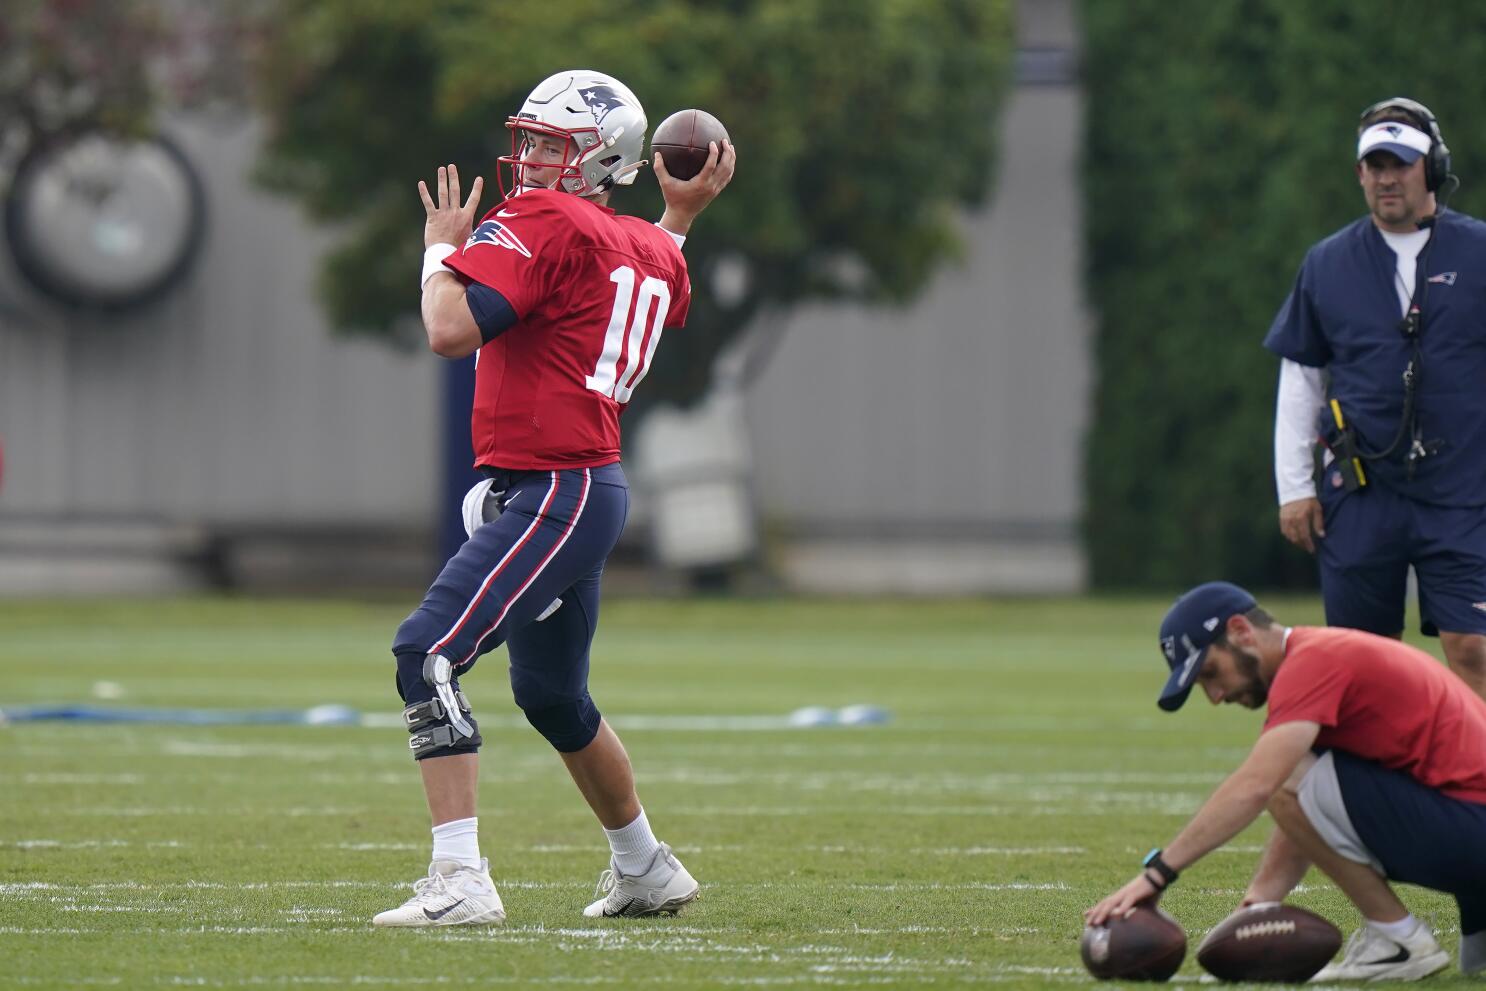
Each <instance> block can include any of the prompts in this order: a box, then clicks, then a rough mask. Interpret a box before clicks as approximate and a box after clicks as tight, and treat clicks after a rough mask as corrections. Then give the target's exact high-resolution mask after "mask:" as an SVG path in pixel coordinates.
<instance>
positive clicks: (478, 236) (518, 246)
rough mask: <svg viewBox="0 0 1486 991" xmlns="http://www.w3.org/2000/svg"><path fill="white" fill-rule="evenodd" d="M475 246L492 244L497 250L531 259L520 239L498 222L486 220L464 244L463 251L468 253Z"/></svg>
mask: <svg viewBox="0 0 1486 991" xmlns="http://www.w3.org/2000/svg"><path fill="white" fill-rule="evenodd" d="M477 244H493V245H495V246H496V247H498V248H510V249H511V250H512V251H514V252H516V253H517V254H519V255H521V256H522V257H524V258H530V257H531V252H530V251H529V250H528V249H527V247H526V245H524V244H522V243H521V238H519V237H517V236H516V235H515V234H512V233H511V229H510V228H509V227H507V226H506V225H505V224H503V223H501V222H500V221H498V220H487V221H485V222H484V223H482V224H480V226H479V227H476V228H475V232H474V233H473V234H471V235H470V239H469V240H468V241H466V242H464V250H466V251H468V250H469V249H470V248H473V247H474V246H475V245H477Z"/></svg>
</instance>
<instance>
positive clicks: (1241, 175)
mask: <svg viewBox="0 0 1486 991" xmlns="http://www.w3.org/2000/svg"><path fill="white" fill-rule="evenodd" d="M1082 13H1083V22H1084V26H1085V31H1086V39H1087V45H1086V60H1085V79H1086V85H1087V92H1088V95H1089V103H1088V107H1087V118H1086V120H1087V136H1086V155H1085V163H1086V165H1085V183H1084V194H1085V202H1086V209H1087V218H1088V220H1087V223H1088V241H1087V244H1088V272H1089V276H1088V285H1089V293H1090V299H1091V302H1092V303H1093V306H1094V310H1095V313H1096V315H1097V319H1098V334H1097V340H1096V351H1097V354H1096V364H1097V380H1098V386H1097V391H1096V396H1095V402H1094V411H1093V423H1092V428H1091V430H1090V433H1089V440H1088V449H1087V453H1086V458H1085V465H1086V474H1087V479H1088V482H1087V488H1086V499H1085V504H1086V506H1087V509H1086V515H1085V535H1086V543H1087V547H1088V549H1089V553H1090V558H1091V562H1092V566H1093V577H1094V581H1095V583H1096V584H1097V585H1100V586H1104V587H1110V586H1146V587H1160V588H1163V589H1172V588H1176V587H1179V586H1182V585H1185V584H1189V583H1191V582H1194V581H1198V580H1205V579H1210V578H1215V577H1220V576H1221V577H1226V578H1230V579H1232V580H1234V581H1238V582H1245V583H1250V584H1253V585H1256V586H1260V587H1273V586H1278V585H1310V584H1313V583H1314V581H1315V565H1314V563H1313V562H1312V561H1311V560H1310V559H1309V558H1308V557H1307V555H1306V554H1305V553H1303V552H1302V551H1299V550H1296V549H1295V548H1293V547H1291V546H1289V545H1288V544H1286V543H1285V541H1284V539H1283V538H1282V537H1281V536H1280V534H1279V530H1278V524H1277V507H1276V504H1275V495H1274V480H1273V453H1272V440H1273V424H1274V420H1273V416H1274V397H1275V382H1276V380H1277V377H1278V371H1279V362H1278V360H1277V359H1276V358H1275V357H1274V356H1273V355H1271V354H1269V353H1268V352H1267V351H1265V350H1264V349H1263V347H1262V341H1263V338H1264V334H1265V332H1266V331H1267V330H1268V329H1269V325H1270V321H1271V320H1272V319H1273V317H1274V314H1275V312H1276V311H1277V310H1278V309H1279V307H1280V304H1281V303H1282V302H1283V301H1284V299H1285V295H1286V293H1288V292H1289V289H1290V286H1291V284H1292V283H1293V281H1294V279H1295V273H1296V271H1297V270H1298V268H1299V266H1300V261H1301V258H1302V257H1303V256H1304V254H1305V251H1306V249H1307V248H1308V247H1310V245H1311V244H1313V243H1314V242H1315V241H1317V240H1319V239H1320V238H1322V237H1325V236H1326V235H1328V234H1330V233H1331V232H1332V231H1334V230H1336V229H1338V228H1340V227H1342V226H1343V225H1344V224H1346V223H1348V222H1350V221H1351V220H1353V219H1354V218H1356V217H1358V216H1360V215H1362V214H1363V213H1364V212H1365V208H1364V205H1363V201H1362V194H1361V192H1360V190H1359V189H1358V187H1357V180H1356V177H1355V175H1354V174H1353V149H1354V147H1355V142H1356V123H1357V114H1358V113H1359V112H1360V111H1361V110H1362V109H1363V108H1364V107H1366V106H1367V105H1369V104H1370V103H1373V102H1374V101H1376V100H1379V99H1382V98H1384V97H1388V96H1398V95H1405V96H1411V97H1414V98H1415V99H1418V100H1421V101H1422V102H1424V103H1425V104H1427V105H1429V107H1430V108H1431V109H1432V110H1433V111H1434V112H1435V113H1436V114H1437V115H1438V116H1439V120H1440V124H1441V127H1442V129H1443V132H1444V135H1445V138H1446V140H1447V142H1448V143H1449V145H1450V148H1451V151H1452V152H1453V153H1454V158H1455V171H1456V172H1457V173H1459V174H1461V175H1462V177H1463V178H1464V180H1465V186H1464V188H1463V189H1462V190H1461V192H1460V193H1459V194H1458V195H1456V196H1455V197H1454V198H1453V200H1452V203H1451V205H1452V206H1454V207H1458V208H1461V209H1464V210H1466V211H1467V212H1471V213H1475V214H1476V215H1477V216H1479V215H1480V211H1481V208H1482V207H1483V206H1486V197H1483V194H1482V191H1481V190H1482V187H1483V185H1486V184H1483V183H1481V182H1479V181H1478V182H1475V183H1473V182H1472V179H1473V177H1477V176H1479V175H1480V174H1481V166H1480V165H1479V164H1473V163H1481V162H1486V135H1483V134H1482V132H1480V131H1479V130H1477V129H1476V128H1475V127H1474V126H1473V125H1474V121H1475V115H1476V114H1477V113H1478V112H1479V108H1480V107H1481V106H1482V105H1483V102H1486V101H1483V97H1486V81H1483V80H1482V79H1480V78H1477V77H1476V76H1474V75H1473V74H1472V73H1469V72H1462V71H1461V70H1460V67H1461V66H1470V65H1477V64H1480V63H1481V62H1482V60H1483V59H1486V6H1482V5H1479V4H1474V3H1467V2H1460V0H1449V2H1444V0H1441V2H1436V3H1433V4H1431V5H1429V7H1428V8H1427V15H1426V13H1425V8H1420V7H1419V6H1418V5H1417V4H1413V3H1407V2H1403V0H1375V2H1371V3H1366V4H1359V3H1355V2H1352V0H1310V2H1307V3H1292V2H1289V0H1214V2H1211V3H1205V4H1186V5H1183V6H1182V7H1181V8H1180V12H1179V13H1177V14H1175V15H1174V14H1173V8H1172V6H1171V4H1169V3H1165V2H1162V0H1124V2H1121V3H1101V2H1097V0H1086V2H1085V3H1084V4H1083V8H1082Z"/></svg>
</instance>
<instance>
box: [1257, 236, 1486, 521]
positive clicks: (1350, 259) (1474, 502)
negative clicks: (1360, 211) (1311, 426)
mask: <svg viewBox="0 0 1486 991" xmlns="http://www.w3.org/2000/svg"><path fill="white" fill-rule="evenodd" d="M1426 253H1427V257H1426ZM1420 257H1421V258H1424V260H1425V262H1426V264H1427V266H1428V271H1427V272H1426V271H1419V272H1418V273H1417V275H1416V279H1415V281H1416V283H1417V285H1418V288H1419V290H1420V292H1419V293H1416V295H1415V299H1419V298H1420V296H1422V298H1423V303H1422V306H1421V315H1422V324H1421V326H1422V330H1421V332H1420V343H1421V346H1422V349H1423V356H1422V360H1421V365H1422V369H1423V372H1422V375H1421V376H1420V379H1419V387H1418V389H1417V399H1416V407H1417V409H1418V416H1419V428H1420V432H1421V435H1422V437H1423V438H1424V439H1425V440H1426V441H1431V440H1438V441H1440V447H1439V451H1438V452H1437V453H1436V454H1434V455H1433V456H1431V457H1427V458H1424V459H1423V460H1422V461H1421V462H1419V463H1418V464H1417V465H1416V466H1415V471H1414V477H1413V479H1412V480H1410V479H1409V477H1408V473H1407V468H1406V466H1405V463H1404V456H1405V455H1406V454H1407V453H1408V446H1409V444H1408V439H1407V438H1405V440H1404V442H1403V443H1402V444H1400V445H1399V450H1398V451H1396V452H1395V453H1394V455H1393V456H1392V457H1390V458H1388V459H1387V460H1386V461H1369V462H1367V472H1368V479H1369V481H1373V482H1378V483H1381V484H1383V485H1385V486H1387V487H1388V488H1390V489H1393V490H1394V491H1396V492H1399V493H1401V494H1403V495H1405V496H1408V497H1409V498H1411V499H1416V500H1419V501H1420V502H1426V503H1433V504H1435V505H1440V506H1481V505H1486V223H1482V222H1481V221H1479V220H1477V219H1475V218H1474V217H1468V216H1466V215H1465V214H1461V213H1456V212H1454V211H1446V210H1442V211H1441V212H1440V217H1439V220H1438V221H1437V222H1436V226H1435V231H1434V236H1433V243H1432V244H1430V245H1428V246H1426V248H1425V249H1424V251H1421V252H1420ZM1397 264H1398V259H1397V257H1396V256H1395V255H1394V254H1393V249H1391V248H1389V247H1388V244H1387V242H1386V241H1384V240H1383V236H1382V234H1380V233H1379V232H1378V229H1377V227H1376V226H1375V225H1374V224H1373V221H1372V218H1371V217H1363V218H1361V219H1360V220H1357V221H1354V222H1353V223H1351V224H1348V225H1347V226H1346V227H1343V228H1342V229H1341V230H1339V231H1337V232H1336V233H1335V234H1333V235H1331V236H1330V237H1328V238H1326V239H1325V240H1324V241H1321V242H1320V243H1318V244H1316V245H1315V246H1314V247H1312V248H1311V250H1310V251H1309V252H1307V253H1306V256H1305V261H1303V262H1302V263H1301V265H1300V274H1299V275H1298V276H1297V277H1296V279H1295V287H1294V288H1293V289H1291V291H1290V296H1289V298H1288V299H1286V300H1285V304H1284V306H1282V307H1280V312H1279V313H1278V314H1277V315H1276V316H1275V318H1274V323H1273V324H1272V325H1271V326H1270V328H1269V333H1268V335H1266V336H1265V338H1264V346H1265V347H1266V348H1268V349H1269V350H1270V351H1273V352H1274V353H1275V354H1277V355H1279V356H1280V357H1282V358H1289V359H1290V360H1291V361H1294V362H1297V363H1299V364H1302V365H1311V366H1314V367H1325V368H1327V369H1328V370H1329V372H1330V375H1331V385H1330V391H1329V393H1328V395H1329V397H1330V398H1334V399H1336V400H1337V401H1338V402H1340V403H1341V407H1342V414H1343V415H1344V416H1345V417H1346V422H1347V425H1348V426H1350V427H1354V428H1355V429H1356V431H1357V437H1358V440H1359V441H1360V442H1361V445H1362V447H1363V448H1364V449H1366V450H1370V451H1380V450H1382V449H1383V448H1384V447H1386V446H1387V445H1388V443H1389V442H1390V441H1392V440H1393V437H1394V435H1395V434H1396V433H1397V432H1398V429H1399V423H1400V421H1401V420H1402V418H1403V394H1404V389H1403V370H1404V368H1405V366H1407V365H1408V363H1409V358H1410V354H1411V347H1410V345H1409V341H1408V339H1407V338H1406V337H1405V336H1404V335H1403V333H1402V332H1401V331H1400V330H1399V327H1398V325H1399V321H1400V319H1401V314H1400V313H1399V305H1398V293H1397V290H1396V289H1395V287H1394V281H1395V278H1396V275H1395V272H1396V269H1397ZM1425 280H1427V281H1425ZM1325 415H1326V416H1328V417H1329V416H1330V413H1329V412H1327V413H1326V414H1325Z"/></svg>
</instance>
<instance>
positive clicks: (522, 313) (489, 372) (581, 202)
mask: <svg viewBox="0 0 1486 991" xmlns="http://www.w3.org/2000/svg"><path fill="white" fill-rule="evenodd" d="M445 264H446V265H448V266H449V267H450V268H452V269H454V270H455V271H456V272H458V273H459V274H460V275H462V276H464V277H465V278H466V279H469V280H471V281H475V282H480V283H483V284H484V285H487V286H489V287H490V288H492V289H494V290H496V291H497V292H499V293H500V294H501V295H502V296H504V297H505V298H506V301H507V302H509V303H510V304H511V307H512V309H514V310H515V311H516V316H517V317H518V320H517V322H516V323H515V324H514V325H512V326H511V327H510V328H508V329H507V330H506V331H505V333H503V334H501V335H500V336H499V337H496V338H495V339H494V340H492V341H490V342H489V343H488V344H486V345H485V346H483V347H482V348H480V351H479V354H478V357H477V358H476V364H475V402H474V408H473V409H472V411H471V418H470V428H471V435H472V439H473V442H474V449H475V464H476V465H490V466H491V467H494V468H513V469H548V468H595V467H598V466H599V465H606V464H611V463H613V462H615V461H618V460H619V415H620V414H621V413H622V412H623V411H624V407H625V405H626V404H627V403H628V402H629V399H630V395H631V394H632V393H633V391H634V388H635V386H636V385H638V384H639V382H640V379H642V378H643V377H644V376H645V372H646V370H647V369H648V368H649V366H650V361H651V358H653V357H654V355H655V348H656V345H658V344H659V343H660V337H661V329H662V327H679V326H681V325H682V324H683V323H684V322H685V320H686V310H687V307H688V306H689V304H690V302H691V284H690V282H689V281H688V279H687V275H686V260H685V259H684V258H683V257H682V256H681V249H680V248H679V247H677V245H676V242H675V241H674V240H673V239H672V238H671V235H669V234H667V233H666V232H665V231H663V230H661V229H660V228H659V227H656V226H655V225H654V224H652V223H649V222H647V221H644V220H640V219H639V218H637V217H620V216H616V215H615V213H614V211H613V210H610V209H608V208H607V207H601V206H597V205H596V204H594V203H591V202H589V201H587V200H585V199H582V198H580V197H577V196H573V195H571V194H569V193H559V192H556V191H553V190H547V189H538V190H531V191H529V192H526V193H523V194H522V195H520V196H518V197H513V198H511V199H508V200H506V201H505V202H503V203H501V204H500V205H499V206H498V207H496V208H495V209H494V210H491V211H490V212H489V213H487V214H486V215H485V216H484V217H483V218H482V219H481V221H480V223H479V225H477V226H476V227H475V230H474V233H472V234H471V235H470V238H469V240H468V241H467V242H466V243H465V245H464V248H463V249H462V250H461V251H459V252H456V253H455V254H453V255H450V256H449V258H448V259H446V261H445Z"/></svg>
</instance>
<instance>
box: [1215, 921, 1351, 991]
mask: <svg viewBox="0 0 1486 991" xmlns="http://www.w3.org/2000/svg"><path fill="white" fill-rule="evenodd" d="M1341 945H1342V934H1341V930H1339V929H1337V928H1336V926H1333V925H1332V924H1331V923H1329V922H1327V921H1326V920H1325V919H1323V918H1321V917H1320V916H1319V915H1316V914H1315V913H1314V912H1307V911H1306V910H1305V909H1303V908H1296V907H1295V906H1293V905H1283V904H1281V903H1279V902H1265V903H1263V904H1260V905H1250V906H1249V907H1248V908H1241V909H1239V910H1238V911H1237V912H1234V913H1233V914H1232V915H1230V916H1228V918H1226V919H1224V920H1223V921H1222V922H1220V923H1218V924H1217V925H1216V926H1214V927H1213V931H1212V932H1210V933H1208V934H1207V935H1206V936H1205V937H1203V940H1202V943H1201V945H1199V946H1198V947H1197V962H1198V963H1200V964H1202V966H1203V967H1204V968H1205V969H1206V970H1207V972H1208V973H1210V974H1212V975H1213V976H1214V977H1216V978H1218V979H1219V980H1223V981H1284V982H1287V983H1291V984H1299V983H1301V982H1303V981H1307V980H1309V979H1310V978H1311V976H1312V975H1314V974H1315V973H1316V971H1318V970H1320V969H1321V968H1322V967H1324V966H1326V963H1327V961H1329V960H1330V959H1331V958H1332V957H1333V956H1334V955H1335V954H1336V951H1337V950H1338V949H1340V948H1341Z"/></svg>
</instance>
